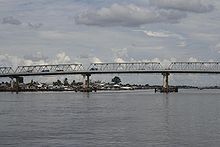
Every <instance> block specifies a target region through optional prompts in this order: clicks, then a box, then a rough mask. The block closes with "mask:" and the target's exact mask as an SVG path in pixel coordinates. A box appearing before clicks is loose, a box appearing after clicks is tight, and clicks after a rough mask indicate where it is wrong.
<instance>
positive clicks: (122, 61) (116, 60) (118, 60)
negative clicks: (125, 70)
mask: <svg viewBox="0 0 220 147" xmlns="http://www.w3.org/2000/svg"><path fill="white" fill-rule="evenodd" d="M114 62H116V63H125V60H123V59H122V58H116V59H114Z"/></svg>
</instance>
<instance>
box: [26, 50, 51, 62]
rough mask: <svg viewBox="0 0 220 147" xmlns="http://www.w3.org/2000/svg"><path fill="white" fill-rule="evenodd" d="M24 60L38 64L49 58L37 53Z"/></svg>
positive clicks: (27, 56)
mask: <svg viewBox="0 0 220 147" xmlns="http://www.w3.org/2000/svg"><path fill="white" fill-rule="evenodd" d="M24 59H27V60H32V61H34V62H37V61H40V60H47V59H48V57H46V56H44V55H43V54H42V53H41V52H37V53H36V54H31V55H25V56H24Z"/></svg>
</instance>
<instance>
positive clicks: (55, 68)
mask: <svg viewBox="0 0 220 147" xmlns="http://www.w3.org/2000/svg"><path fill="white" fill-rule="evenodd" d="M82 70H84V68H83V65H82V64H57V65H34V66H18V67H17V69H16V70H15V73H45V72H47V73H50V72H60V73H62V72H74V71H82Z"/></svg>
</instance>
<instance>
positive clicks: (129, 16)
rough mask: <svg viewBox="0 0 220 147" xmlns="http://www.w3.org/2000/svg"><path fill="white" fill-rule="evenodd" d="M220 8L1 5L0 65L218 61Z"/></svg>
mask: <svg viewBox="0 0 220 147" xmlns="http://www.w3.org/2000/svg"><path fill="white" fill-rule="evenodd" d="M219 40H220V1H219V0H209V1H208V0H190V1H187V0H92V1H91V0H0V64H1V66H6V65H7V66H10V65H12V66H16V65H21V64H25V65H30V64H45V63H59V62H60V63H61V62H62V63H64V62H72V63H74V62H76V63H89V62H124V61H128V62H129V61H152V60H153V61H155V60H157V61H161V62H162V63H166V62H167V61H220V41H219Z"/></svg>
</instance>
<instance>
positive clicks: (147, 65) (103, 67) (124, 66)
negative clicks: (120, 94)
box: [88, 62, 163, 72]
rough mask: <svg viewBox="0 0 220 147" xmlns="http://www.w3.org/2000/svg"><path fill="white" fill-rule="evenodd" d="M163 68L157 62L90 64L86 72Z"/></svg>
mask: <svg viewBox="0 0 220 147" xmlns="http://www.w3.org/2000/svg"><path fill="white" fill-rule="evenodd" d="M162 69H163V67H162V66H161V64H160V63H158V62H134V63H92V64H90V66H89V68H88V71H90V72H114V71H115V72H120V71H125V72H129V71H155V70H162Z"/></svg>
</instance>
